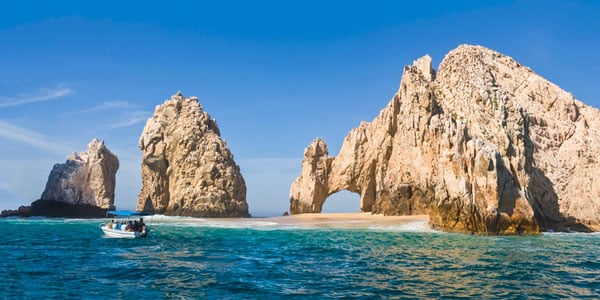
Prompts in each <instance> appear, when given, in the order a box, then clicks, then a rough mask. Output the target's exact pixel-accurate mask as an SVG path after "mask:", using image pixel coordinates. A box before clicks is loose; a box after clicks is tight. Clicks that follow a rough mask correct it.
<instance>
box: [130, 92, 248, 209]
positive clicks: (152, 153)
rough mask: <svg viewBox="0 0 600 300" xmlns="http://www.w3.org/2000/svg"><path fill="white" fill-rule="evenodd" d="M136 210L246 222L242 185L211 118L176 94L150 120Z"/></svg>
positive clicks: (144, 136) (142, 145)
mask: <svg viewBox="0 0 600 300" xmlns="http://www.w3.org/2000/svg"><path fill="white" fill-rule="evenodd" d="M139 147H140V149H141V150H142V156H143V157H142V191H141V192H140V195H139V197H138V205H137V209H138V210H140V211H144V212H148V213H157V214H165V215H176V216H192V217H249V214H248V204H247V203H246V184H245V182H244V178H243V177H242V174H241V173H240V168H239V166H238V165H236V163H235V161H234V160H233V155H232V154H231V152H230V151H229V148H228V147H227V144H226V143H225V141H223V139H221V136H220V133H219V128H218V127H217V123H216V121H215V120H214V119H211V118H210V115H209V114H208V113H206V112H204V111H203V110H202V106H201V105H200V103H198V98H196V97H191V98H185V97H184V96H183V95H182V94H181V93H180V92H179V93H177V94H176V95H174V96H172V97H171V99H170V100H166V101H165V103H164V104H163V105H159V106H157V107H156V109H155V111H154V115H153V116H152V117H151V118H150V119H148V122H147V123H146V126H145V127H144V131H143V132H142V136H141V137H140V141H139Z"/></svg>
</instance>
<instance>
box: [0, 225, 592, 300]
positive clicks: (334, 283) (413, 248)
mask: <svg viewBox="0 0 600 300" xmlns="http://www.w3.org/2000/svg"><path fill="white" fill-rule="evenodd" d="M99 222H100V220H62V219H5V220H0V236H2V239H1V240H0V257H1V258H2V259H1V260H0V278H2V280H1V281H0V298H2V299H5V298H6V299H65V298H66V299H130V298H143V299H160V298H176V299H204V298H206V299H256V298H264V299H284V298H285V299H290V298H302V299H306V298H317V299H323V298H369V299H370V298H385V299H397V298H402V299H410V298H415V299H422V298H444V299H457V298H484V299H563V298H596V297H598V295H600V235H598V234H545V235H542V236H514V237H497V236H470V235H462V234H446V233H438V232H431V231H428V230H423V231H420V230H414V226H400V227H389V228H386V227H381V226H379V227H376V228H328V227H326V226H325V227H314V228H303V227H290V226H282V225H278V224H276V223H270V222H262V221H260V220H259V219H257V220H252V221H251V222H236V221H206V222H200V223H198V222H197V223H190V222H185V220H183V221H178V220H174V221H173V220H171V221H169V222H165V221H164V220H158V221H156V222H154V223H153V224H151V229H152V231H151V232H150V234H149V237H148V238H145V239H136V240H127V239H112V238H105V237H103V235H102V232H101V231H100V229H99V228H98V224H99ZM417 225H419V224H417ZM418 227H419V226H417V228H418ZM403 228H408V229H407V230H404V229H403Z"/></svg>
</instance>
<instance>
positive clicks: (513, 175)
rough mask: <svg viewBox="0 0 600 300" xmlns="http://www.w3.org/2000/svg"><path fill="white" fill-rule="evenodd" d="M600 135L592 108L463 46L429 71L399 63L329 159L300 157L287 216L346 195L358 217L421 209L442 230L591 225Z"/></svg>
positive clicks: (599, 214) (596, 203) (598, 195)
mask: <svg viewBox="0 0 600 300" xmlns="http://www.w3.org/2000/svg"><path fill="white" fill-rule="evenodd" d="M599 130H600V112H599V111H598V110H597V109H595V108H592V107H589V106H587V105H585V104H583V103H581V102H580V101H578V100H576V99H575V98H574V97H573V95H571V94H570V93H568V92H565V91H564V90H562V89H560V88H559V87H558V86H557V85H555V84H553V83H551V82H549V81H547V80H546V79H544V78H542V77H541V76H539V75H537V74H535V73H534V72H533V71H531V70H530V69H529V68H527V67H525V66H523V65H521V64H519V63H518V62H516V61H515V60H514V59H512V58H511V57H508V56H506V55H504V54H501V53H498V52H496V51H493V50H490V49H487V48H485V47H482V46H471V45H461V46H459V47H458V48H456V49H454V50H452V51H450V52H449V53H448V54H447V55H446V56H445V58H444V59H443V60H442V62H441V63H440V66H439V68H438V72H437V74H436V73H435V72H434V71H433V69H432V68H431V58H430V57H429V56H424V57H422V58H420V59H418V60H416V61H414V62H413V64H412V65H411V66H407V67H406V68H404V72H403V75H402V81H401V83H400V89H399V90H398V92H397V93H396V95H394V97H392V100H391V101H390V103H389V104H388V105H387V106H386V107H385V108H384V109H383V110H382V111H381V112H380V114H379V116H377V117H376V118H375V119H374V120H373V121H372V122H370V123H367V122H362V123H361V124H360V125H359V126H358V127H357V128H355V129H352V130H351V131H350V132H349V134H348V136H347V137H346V138H345V140H344V143H343V144H342V148H341V150H340V152H339V154H338V155H337V156H335V157H329V156H328V155H327V154H324V155H319V156H307V155H305V157H304V161H303V163H302V172H301V174H300V176H299V177H298V178H297V179H296V180H295V181H294V183H293V184H292V187H291V191H290V206H291V212H292V213H305V212H320V209H321V207H322V205H323V203H324V201H325V199H326V198H327V197H328V196H329V195H331V194H333V193H335V192H337V191H339V190H344V189H345V190H349V191H351V192H355V193H358V194H360V197H361V198H360V199H361V200H360V201H361V210H363V211H369V212H373V213H382V214H386V215H403V214H421V213H428V214H429V216H430V225H431V226H432V227H435V228H440V229H443V230H446V231H458V232H478V233H499V234H514V233H537V232H539V231H540V229H541V230H546V229H553V230H566V229H568V228H571V229H577V230H591V229H598V228H600V200H598V199H600V185H598V184H595V183H594V180H595V179H594V178H599V177H600V165H599V164H600V162H599V161H600V160H599V159H598V157H597V155H596V154H595V153H596V149H597V148H598V146H600V132H599ZM320 143H321V142H318V143H316V144H320ZM316 144H315V142H313V143H312V144H311V145H310V146H309V147H308V148H307V149H306V152H309V153H312V151H313V150H312V149H316V148H315V146H316ZM322 144H323V145H324V142H322ZM306 152H305V153H306Z"/></svg>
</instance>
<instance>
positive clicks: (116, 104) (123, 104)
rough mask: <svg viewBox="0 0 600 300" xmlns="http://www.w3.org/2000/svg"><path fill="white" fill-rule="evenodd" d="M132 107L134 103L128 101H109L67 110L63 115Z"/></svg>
mask: <svg viewBox="0 0 600 300" xmlns="http://www.w3.org/2000/svg"><path fill="white" fill-rule="evenodd" d="M130 107H133V105H131V104H130V103H129V102H127V101H107V102H104V103H102V104H99V105H96V106H94V107H92V108H88V109H84V110H78V111H71V112H66V113H63V114H62V115H63V116H66V115H76V114H85V113H90V112H95V111H99V110H105V109H115V108H130Z"/></svg>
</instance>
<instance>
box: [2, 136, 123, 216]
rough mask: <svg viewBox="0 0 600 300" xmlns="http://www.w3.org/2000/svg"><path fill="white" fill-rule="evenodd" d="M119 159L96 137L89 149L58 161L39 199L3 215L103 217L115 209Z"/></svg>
mask: <svg viewBox="0 0 600 300" xmlns="http://www.w3.org/2000/svg"><path fill="white" fill-rule="evenodd" d="M118 169H119V159H118V158H117V156H116V155H114V154H113V153H112V152H110V150H109V149H108V148H107V147H106V146H105V145H104V141H102V142H100V141H98V140H97V139H93V140H92V141H91V142H90V143H89V144H88V148H87V150H86V151H84V152H81V153H79V154H77V153H73V154H72V155H71V156H70V157H69V158H67V161H66V162H65V163H64V164H55V165H54V167H53V168H52V171H50V175H49V176H48V182H47V183H46V188H45V189H44V192H43V193H42V196H41V197H40V199H39V200H37V201H35V202H33V203H32V204H31V206H23V207H20V208H19V209H18V210H16V211H5V212H3V213H2V215H3V216H11V215H16V216H22V217H28V216H48V217H77V218H80V217H104V216H105V213H106V211H107V210H113V209H115V206H114V201H115V175H116V173H117V170H118Z"/></svg>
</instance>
